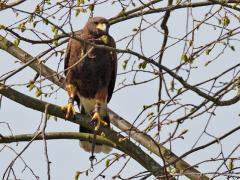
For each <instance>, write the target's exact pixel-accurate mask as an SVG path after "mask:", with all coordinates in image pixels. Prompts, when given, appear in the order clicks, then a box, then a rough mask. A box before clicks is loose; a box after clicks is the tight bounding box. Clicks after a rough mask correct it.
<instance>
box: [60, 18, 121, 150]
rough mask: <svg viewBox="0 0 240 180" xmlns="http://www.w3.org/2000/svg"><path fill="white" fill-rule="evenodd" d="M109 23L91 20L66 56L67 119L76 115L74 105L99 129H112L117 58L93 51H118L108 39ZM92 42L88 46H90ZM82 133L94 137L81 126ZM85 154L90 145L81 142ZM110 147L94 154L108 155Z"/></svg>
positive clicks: (69, 47) (104, 52) (111, 39)
mask: <svg viewBox="0 0 240 180" xmlns="http://www.w3.org/2000/svg"><path fill="white" fill-rule="evenodd" d="M108 31H109V24H108V20H107V19H105V18H103V17H92V18H89V20H88V22H87V24H86V25H85V27H84V28H83V29H82V30H80V31H78V32H76V33H74V37H73V38H70V40H69V42H68V46H67V50H66V56H65V63H64V64H65V66H64V69H65V76H66V89H67V92H68V95H69V101H68V105H67V106H66V108H65V109H66V118H69V117H72V116H74V114H75V111H74V107H73V103H74V101H76V102H77V103H78V105H79V106H80V109H81V113H87V114H89V115H90V116H91V117H92V121H96V124H97V125H96V128H95V130H98V128H99V127H100V125H106V126H108V127H110V121H109V116H108V110H107V103H108V102H109V101H110V99H111V97H112V94H113V89H114V85H115V80H116V72H117V55H116V52H115V51H110V50H107V49H103V48H96V47H95V48H94V46H92V45H91V44H89V43H92V44H95V45H106V46H110V47H113V48H115V47H116V44H115V41H114V39H113V38H112V37H111V36H110V35H109V33H108ZM87 42H89V43H87ZM80 132H87V133H93V132H91V131H90V130H88V129H86V128H84V127H82V126H80ZM80 145H81V147H82V148H83V149H84V150H85V151H91V147H92V146H91V143H90V142H86V141H81V142H80ZM110 151H111V148H110V147H107V146H104V145H101V144H100V145H99V144H96V147H95V152H97V153H98V152H104V153H109V152H110Z"/></svg>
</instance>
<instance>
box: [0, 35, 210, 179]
mask: <svg viewBox="0 0 240 180" xmlns="http://www.w3.org/2000/svg"><path fill="white" fill-rule="evenodd" d="M1 39H2V40H1ZM0 49H3V50H5V51H7V52H8V53H10V54H11V55H13V56H14V57H16V58H18V59H19V60H20V61H22V62H24V63H26V62H27V61H28V60H29V59H32V56H31V55H30V54H28V53H27V52H25V51H23V50H22V49H20V48H19V47H17V46H15V45H13V44H12V43H11V42H10V41H8V40H7V39H5V38H3V37H2V36H0ZM25 57H28V58H27V59H26V58H25ZM30 67H31V68H33V69H34V70H35V71H37V72H40V71H39V69H40V68H39V64H37V63H32V64H31V65H30ZM41 70H42V71H41V74H42V76H44V77H46V78H47V79H48V80H50V81H52V82H53V83H55V84H56V85H58V86H60V87H61V88H63V89H64V86H62V83H61V82H64V78H63V77H61V76H58V78H57V77H56V74H57V73H56V72H55V71H53V70H52V69H50V68H48V67H47V66H45V65H44V64H41ZM169 71H170V70H169ZM60 80H61V81H60ZM0 92H1V90H0ZM9 96H11V93H10V94H9ZM38 101H39V100H38ZM27 103H28V102H26V103H25V104H26V105H25V106H27V107H29V108H32V107H38V109H39V110H40V111H44V107H39V103H38V102H36V103H33V101H30V102H29V106H28V104H27ZM31 103H33V104H31ZM50 107H51V108H50ZM50 107H49V112H50V111H54V112H57V110H58V109H56V106H52V105H51V104H50ZM52 113H53V112H52ZM58 113H60V114H59V115H61V117H64V113H63V112H62V111H58ZM109 113H110V114H109V115H110V119H111V123H112V124H113V125H115V126H116V127H118V128H119V129H120V130H122V131H123V132H125V133H127V135H129V134H130V137H131V138H133V139H134V140H135V141H137V142H139V143H140V144H141V145H143V146H144V147H145V148H147V149H148V150H150V151H151V152H153V153H154V154H156V155H157V156H159V157H161V156H160V150H161V153H162V154H163V157H164V158H165V160H166V162H168V163H171V162H173V161H174V160H176V159H179V158H178V156H177V155H175V154H174V153H172V152H171V151H170V150H169V149H167V148H165V147H164V146H162V145H160V144H158V143H156V142H155V141H154V140H153V139H152V138H151V137H150V136H149V135H147V134H145V133H143V132H141V131H140V130H138V129H137V128H135V127H134V126H132V125H131V124H130V123H129V122H128V121H126V120H125V119H123V118H122V117H120V116H119V115H118V114H116V113H115V112H114V111H112V110H110V109H109ZM81 117H82V116H81ZM83 118H84V117H83ZM85 118H86V117H85ZM129 130H131V133H129ZM174 167H175V168H176V169H177V170H178V171H181V172H183V174H184V172H186V176H187V177H188V178H190V179H196V178H200V177H201V178H202V179H203V180H205V179H209V178H208V177H207V176H204V175H202V173H200V172H199V171H198V170H196V169H195V168H194V167H192V166H191V165H189V164H188V163H186V162H185V161H183V160H179V161H177V162H176V163H175V164H174Z"/></svg>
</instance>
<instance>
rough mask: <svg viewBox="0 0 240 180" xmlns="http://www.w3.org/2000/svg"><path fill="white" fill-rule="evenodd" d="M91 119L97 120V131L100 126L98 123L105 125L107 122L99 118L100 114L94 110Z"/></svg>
mask: <svg viewBox="0 0 240 180" xmlns="http://www.w3.org/2000/svg"><path fill="white" fill-rule="evenodd" d="M92 121H97V124H96V126H95V131H97V130H98V129H99V128H100V125H101V124H102V125H103V126H107V123H106V122H105V121H104V120H103V119H102V118H101V116H100V114H99V113H98V112H95V113H94V114H93V116H92Z"/></svg>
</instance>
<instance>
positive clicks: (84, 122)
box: [0, 84, 163, 176]
mask: <svg viewBox="0 0 240 180" xmlns="http://www.w3.org/2000/svg"><path fill="white" fill-rule="evenodd" d="M0 94H2V95H4V96H5V97H7V98H9V99H11V100H13V101H15V102H17V103H19V104H22V105H24V106H26V107H28V108H31V109H35V110H37V111H41V112H44V111H45V106H46V104H48V114H50V115H53V116H56V117H59V118H62V119H65V113H64V112H63V111H62V110H61V107H59V106H56V105H54V104H50V103H46V102H43V101H40V100H38V99H35V98H32V97H30V96H27V95H25V94H22V93H20V92H18V91H16V90H14V89H12V88H10V87H7V86H6V85H3V84H0ZM90 119H91V118H90V117H89V116H88V115H80V114H76V115H75V117H74V118H72V119H68V121H70V122H73V123H76V124H80V125H81V126H83V127H85V128H88V129H91V130H93V128H94V127H92V126H91V125H90V124H89V122H90ZM100 130H101V131H103V133H104V134H105V136H106V137H107V138H108V139H110V140H111V141H113V142H114V143H116V145H117V146H118V147H119V149H120V150H121V151H122V152H124V153H126V154H128V155H129V156H131V157H132V158H133V159H135V160H136V161H137V162H138V163H139V164H141V165H142V166H143V167H144V168H146V169H147V170H148V171H149V172H150V173H152V174H153V175H154V176H162V175H163V168H162V167H161V166H160V165H159V164H158V163H157V162H156V161H155V160H154V159H152V158H151V157H150V156H149V155H147V154H146V153H145V152H144V151H142V150H141V148H140V147H138V146H136V145H135V144H134V143H132V142H131V141H129V140H127V139H125V138H124V137H123V136H122V135H120V134H118V133H116V132H114V131H113V130H111V129H109V128H106V127H102V128H100ZM122 139H125V140H122Z"/></svg>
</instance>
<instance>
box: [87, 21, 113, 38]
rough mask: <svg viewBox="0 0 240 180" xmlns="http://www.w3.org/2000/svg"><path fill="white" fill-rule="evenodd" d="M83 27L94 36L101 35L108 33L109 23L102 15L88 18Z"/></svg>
mask: <svg viewBox="0 0 240 180" xmlns="http://www.w3.org/2000/svg"><path fill="white" fill-rule="evenodd" d="M85 29H86V30H87V31H88V32H89V33H90V34H92V35H94V36H99V37H100V36H102V35H107V34H108V29H109V24H108V20H107V19H105V18H103V17H93V18H89V20H88V22H87V24H86V25H85Z"/></svg>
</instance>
